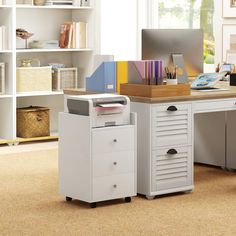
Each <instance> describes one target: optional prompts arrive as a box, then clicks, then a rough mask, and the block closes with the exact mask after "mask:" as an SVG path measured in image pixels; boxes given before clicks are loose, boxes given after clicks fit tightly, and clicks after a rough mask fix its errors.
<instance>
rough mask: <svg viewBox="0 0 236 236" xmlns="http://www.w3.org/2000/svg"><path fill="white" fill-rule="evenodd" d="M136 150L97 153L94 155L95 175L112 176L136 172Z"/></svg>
mask: <svg viewBox="0 0 236 236" xmlns="http://www.w3.org/2000/svg"><path fill="white" fill-rule="evenodd" d="M134 165H135V163H134V150H130V151H123V152H114V153H105V154H100V155H99V154H95V155H94V156H93V176H94V177H98V176H110V175H117V174H123V173H129V172H134Z"/></svg>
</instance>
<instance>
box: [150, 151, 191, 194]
mask: <svg viewBox="0 0 236 236" xmlns="http://www.w3.org/2000/svg"><path fill="white" fill-rule="evenodd" d="M168 152H169V153H170V154H168ZM171 153H172V154H171ZM192 165H193V160H192V149H191V147H172V148H165V149H159V150H156V151H153V152H152V191H160V190H164V189H171V188H178V187H183V186H188V185H191V184H192Z"/></svg>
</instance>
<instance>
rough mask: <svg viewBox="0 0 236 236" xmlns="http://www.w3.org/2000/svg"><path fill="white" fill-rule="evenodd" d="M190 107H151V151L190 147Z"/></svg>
mask: <svg viewBox="0 0 236 236" xmlns="http://www.w3.org/2000/svg"><path fill="white" fill-rule="evenodd" d="M191 123H192V115H191V105H190V104H174V105H170V104H167V105H154V106H153V107H152V149H155V148H156V147H163V146H167V145H168V146H169V145H191V142H192V139H191V133H192V130H191Z"/></svg>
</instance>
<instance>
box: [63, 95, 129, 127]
mask: <svg viewBox="0 0 236 236" xmlns="http://www.w3.org/2000/svg"><path fill="white" fill-rule="evenodd" d="M65 105H66V106H65V107H66V110H65V111H66V112H67V111H68V112H69V113H71V114H77V115H81V116H89V117H90V119H91V127H92V128H95V127H105V126H117V125H129V124H130V100H129V98H128V97H127V96H123V95H115V94H92V95H79V96H70V95H68V96H66V104H65Z"/></svg>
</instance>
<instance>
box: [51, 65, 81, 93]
mask: <svg viewBox="0 0 236 236" xmlns="http://www.w3.org/2000/svg"><path fill="white" fill-rule="evenodd" d="M77 77H78V72H77V68H75V67H73V68H56V69H53V73H52V89H53V90H63V89H68V88H77V83H78V78H77Z"/></svg>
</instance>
